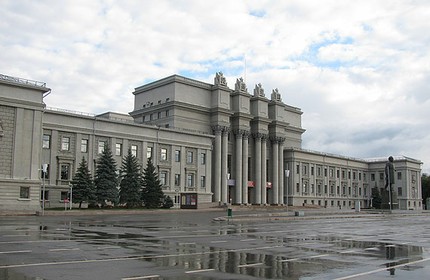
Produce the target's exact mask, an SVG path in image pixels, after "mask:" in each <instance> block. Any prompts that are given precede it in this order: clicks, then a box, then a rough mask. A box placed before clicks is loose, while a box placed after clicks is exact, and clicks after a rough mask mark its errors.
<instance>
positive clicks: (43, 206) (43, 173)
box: [42, 163, 48, 216]
mask: <svg viewBox="0 0 430 280" xmlns="http://www.w3.org/2000/svg"><path fill="white" fill-rule="evenodd" d="M47 171H48V164H46V163H44V164H42V182H43V183H42V216H44V215H45V174H46V172H47Z"/></svg>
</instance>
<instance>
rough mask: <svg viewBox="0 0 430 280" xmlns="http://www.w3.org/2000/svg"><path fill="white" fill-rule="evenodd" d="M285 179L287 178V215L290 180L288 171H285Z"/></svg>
mask: <svg viewBox="0 0 430 280" xmlns="http://www.w3.org/2000/svg"><path fill="white" fill-rule="evenodd" d="M285 178H287V213H288V181H289V178H290V170H288V169H286V170H285Z"/></svg>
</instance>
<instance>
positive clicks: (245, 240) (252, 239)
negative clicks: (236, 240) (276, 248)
mask: <svg viewBox="0 0 430 280" xmlns="http://www.w3.org/2000/svg"><path fill="white" fill-rule="evenodd" d="M254 240H257V239H255V238H251V239H242V240H240V242H248V241H254Z"/></svg>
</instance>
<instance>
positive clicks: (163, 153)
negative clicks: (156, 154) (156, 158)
mask: <svg viewBox="0 0 430 280" xmlns="http://www.w3.org/2000/svg"><path fill="white" fill-rule="evenodd" d="M160 160H161V161H166V160H167V149H165V148H161V150H160Z"/></svg>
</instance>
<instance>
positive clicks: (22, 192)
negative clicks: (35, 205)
mask: <svg viewBox="0 0 430 280" xmlns="http://www.w3.org/2000/svg"><path fill="white" fill-rule="evenodd" d="M19 198H23V199H29V198H30V187H20V188H19Z"/></svg>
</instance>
